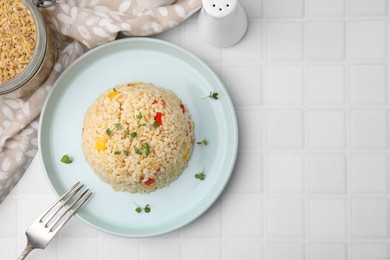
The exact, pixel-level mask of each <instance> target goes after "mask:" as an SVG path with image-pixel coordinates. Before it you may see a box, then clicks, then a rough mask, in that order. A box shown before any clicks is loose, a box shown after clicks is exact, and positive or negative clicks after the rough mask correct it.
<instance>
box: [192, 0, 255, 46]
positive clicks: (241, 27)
mask: <svg viewBox="0 0 390 260" xmlns="http://www.w3.org/2000/svg"><path fill="white" fill-rule="evenodd" d="M202 4H203V8H202V10H201V11H200V13H199V18H198V26H199V32H200V34H201V35H202V36H203V37H204V38H205V39H206V40H207V41H208V42H209V43H210V44H212V45H215V46H217V47H229V46H232V45H234V44H236V43H237V42H239V41H240V40H241V39H242V37H244V35H245V32H246V30H247V27H248V18H247V16H246V13H245V10H244V8H242V6H241V5H240V3H239V2H238V0H202Z"/></svg>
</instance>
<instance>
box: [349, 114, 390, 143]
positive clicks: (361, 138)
mask: <svg viewBox="0 0 390 260" xmlns="http://www.w3.org/2000/svg"><path fill="white" fill-rule="evenodd" d="M350 117H351V119H350V122H351V127H350V129H351V133H350V138H351V140H350V142H351V147H353V148H372V149H380V148H386V147H387V146H388V118H387V117H388V112H387V110H353V111H351V114H350Z"/></svg>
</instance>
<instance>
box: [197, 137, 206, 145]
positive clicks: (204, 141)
mask: <svg viewBox="0 0 390 260" xmlns="http://www.w3.org/2000/svg"><path fill="white" fill-rule="evenodd" d="M196 143H197V144H204V145H207V144H208V143H209V142H208V141H207V139H206V137H205V138H203V140H202V141H199V142H196Z"/></svg>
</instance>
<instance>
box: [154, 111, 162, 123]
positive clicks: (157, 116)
mask: <svg viewBox="0 0 390 260" xmlns="http://www.w3.org/2000/svg"><path fill="white" fill-rule="evenodd" d="M163 115H164V114H163V113H160V112H157V114H156V115H155V116H154V121H156V122H157V123H158V124H159V125H162V117H163Z"/></svg>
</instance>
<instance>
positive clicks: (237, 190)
mask: <svg viewBox="0 0 390 260" xmlns="http://www.w3.org/2000/svg"><path fill="white" fill-rule="evenodd" d="M248 180H250V181H248ZM262 187H263V171H262V157H261V155H258V154H248V153H241V154H240V156H239V157H238V158H237V161H236V165H235V166H234V171H233V173H232V176H231V179H230V181H229V184H228V186H227V188H226V193H227V194H259V193H261V192H262Z"/></svg>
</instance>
